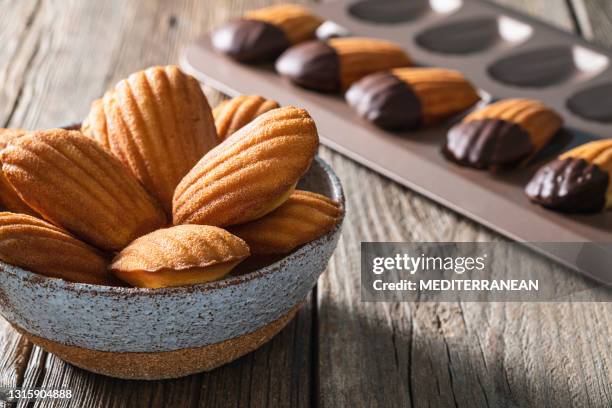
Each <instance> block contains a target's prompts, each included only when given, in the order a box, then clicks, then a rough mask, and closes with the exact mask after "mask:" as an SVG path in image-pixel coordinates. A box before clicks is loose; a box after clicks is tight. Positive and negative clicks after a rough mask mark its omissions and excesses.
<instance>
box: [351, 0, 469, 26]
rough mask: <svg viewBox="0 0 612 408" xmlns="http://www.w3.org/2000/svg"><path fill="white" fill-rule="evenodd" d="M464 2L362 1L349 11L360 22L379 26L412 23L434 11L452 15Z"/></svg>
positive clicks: (458, 0) (437, 0) (415, 0)
mask: <svg viewBox="0 0 612 408" xmlns="http://www.w3.org/2000/svg"><path fill="white" fill-rule="evenodd" d="M461 1H462V0H361V1H358V2H356V3H354V4H352V5H351V6H350V7H349V9H348V11H349V13H350V14H351V15H352V16H354V17H356V18H358V19H359V20H364V21H368V22H371V23H379V24H396V23H403V22H406V21H412V20H415V19H417V18H420V17H422V16H423V15H425V14H427V13H429V12H431V11H434V12H437V13H452V12H454V11H455V10H457V9H458V8H459V7H461V4H462V3H461Z"/></svg>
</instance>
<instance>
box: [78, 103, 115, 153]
mask: <svg viewBox="0 0 612 408" xmlns="http://www.w3.org/2000/svg"><path fill="white" fill-rule="evenodd" d="M81 132H82V133H83V134H84V135H85V136H87V137H90V138H92V139H94V140H96V141H97V142H98V143H100V144H101V145H102V146H104V147H105V148H106V149H109V150H110V143H109V141H108V126H106V116H105V114H104V101H103V100H102V99H96V100H95V101H93V102H92V103H91V108H90V109H89V114H88V115H87V118H85V120H84V121H83V124H82V125H81Z"/></svg>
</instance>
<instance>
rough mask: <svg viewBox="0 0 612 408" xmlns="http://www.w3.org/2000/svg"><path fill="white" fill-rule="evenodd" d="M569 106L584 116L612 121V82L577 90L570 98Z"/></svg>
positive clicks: (598, 120)
mask: <svg viewBox="0 0 612 408" xmlns="http://www.w3.org/2000/svg"><path fill="white" fill-rule="evenodd" d="M567 108H568V109H569V110H570V111H572V112H573V113H574V114H576V115H578V116H580V117H582V118H585V119H588V120H594V121H596V122H602V123H612V82H608V83H605V84H601V85H597V86H594V87H591V88H587V89H583V90H581V91H579V92H577V93H576V94H574V95H573V96H571V97H570V98H569V99H568V101H567Z"/></svg>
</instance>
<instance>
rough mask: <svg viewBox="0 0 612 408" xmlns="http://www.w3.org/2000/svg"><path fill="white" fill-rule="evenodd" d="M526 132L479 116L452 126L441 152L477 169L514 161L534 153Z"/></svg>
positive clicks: (502, 121) (503, 122)
mask: <svg viewBox="0 0 612 408" xmlns="http://www.w3.org/2000/svg"><path fill="white" fill-rule="evenodd" d="M533 148H534V147H533V144H532V143H531V140H530V139H529V134H528V133H527V132H526V131H525V130H524V129H523V128H521V127H520V126H518V125H516V124H514V123H512V122H508V121H505V120H500V119H480V120H472V121H468V122H461V123H459V124H457V125H455V126H453V127H452V128H451V129H450V130H449V132H448V134H447V136H446V145H445V146H444V149H443V152H444V154H445V156H446V157H447V158H448V159H449V160H452V161H455V162H457V163H459V164H461V165H464V166H469V167H475V168H478V169H482V168H491V167H504V166H509V165H512V164H515V163H516V162H518V161H519V160H521V159H524V158H526V157H527V156H529V154H531V153H532V152H533Z"/></svg>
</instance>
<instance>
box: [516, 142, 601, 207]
mask: <svg viewBox="0 0 612 408" xmlns="http://www.w3.org/2000/svg"><path fill="white" fill-rule="evenodd" d="M611 172H612V139H605V140H598V141H595V142H590V143H586V144H583V145H581V146H578V147H576V148H574V149H572V150H570V151H568V152H566V153H564V154H562V155H561V156H559V158H558V159H557V160H554V161H552V162H551V163H548V164H546V165H544V166H543V167H542V168H541V169H540V170H538V172H537V173H536V174H535V175H534V176H533V178H532V179H531V181H530V182H529V184H527V187H526V188H525V192H526V194H527V196H528V197H529V199H530V200H531V201H533V202H535V203H538V204H540V205H542V206H544V207H547V208H550V209H554V210H558V211H562V212H568V213H595V212H599V211H602V210H604V209H608V208H610V207H612V187H611V186H610V174H611Z"/></svg>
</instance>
